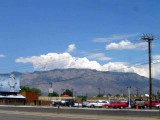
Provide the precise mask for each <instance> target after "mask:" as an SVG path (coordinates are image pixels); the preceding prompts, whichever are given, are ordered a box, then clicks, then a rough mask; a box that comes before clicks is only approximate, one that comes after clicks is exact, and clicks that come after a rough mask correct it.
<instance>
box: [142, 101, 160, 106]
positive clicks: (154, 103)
mask: <svg viewBox="0 0 160 120" xmlns="http://www.w3.org/2000/svg"><path fill="white" fill-rule="evenodd" d="M144 104H145V106H146V107H149V106H150V102H149V101H145V102H144ZM157 104H160V101H158V100H157V101H152V104H151V106H152V107H156V105H157Z"/></svg>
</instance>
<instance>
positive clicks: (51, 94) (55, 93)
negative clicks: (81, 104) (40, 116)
mask: <svg viewBox="0 0 160 120" xmlns="http://www.w3.org/2000/svg"><path fill="white" fill-rule="evenodd" d="M48 96H49V97H58V96H59V95H58V93H57V92H54V91H53V92H52V93H49V94H48Z"/></svg>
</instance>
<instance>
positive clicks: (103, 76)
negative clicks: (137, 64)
mask: <svg viewBox="0 0 160 120" xmlns="http://www.w3.org/2000/svg"><path fill="white" fill-rule="evenodd" d="M12 74H14V75H15V76H20V85H21V86H29V87H36V88H39V89H40V90H41V91H42V95H47V94H48V93H49V89H50V88H51V87H52V88H53V91H55V92H57V93H58V94H61V93H62V92H63V91H64V90H65V89H70V90H73V91H74V94H76V95H77V96H78V95H88V96H94V95H97V94H99V93H101V94H128V92H127V87H131V94H137V92H138V94H148V93H149V79H148V78H146V77H143V76H140V75H138V74H136V73H123V72H110V71H107V72H102V71H96V70H90V69H54V70H50V71H35V72H30V73H19V72H13V73H12ZM0 75H4V74H0ZM5 75H7V74H5ZM159 87H160V80H157V79H152V89H153V90H152V91H153V93H156V92H157V91H158V90H159Z"/></svg>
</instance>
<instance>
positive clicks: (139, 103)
mask: <svg viewBox="0 0 160 120" xmlns="http://www.w3.org/2000/svg"><path fill="white" fill-rule="evenodd" d="M131 106H132V105H131ZM137 106H138V108H145V107H146V106H145V101H144V100H143V99H135V100H134V104H133V106H132V107H133V108H136V107H137Z"/></svg>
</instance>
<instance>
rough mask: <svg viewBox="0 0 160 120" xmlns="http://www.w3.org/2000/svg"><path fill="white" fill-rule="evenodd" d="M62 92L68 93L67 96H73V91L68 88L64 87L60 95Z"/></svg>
mask: <svg viewBox="0 0 160 120" xmlns="http://www.w3.org/2000/svg"><path fill="white" fill-rule="evenodd" d="M64 94H66V95H69V96H73V92H72V91H71V90H69V89H66V90H65V91H64V92H63V94H62V95H64Z"/></svg>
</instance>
